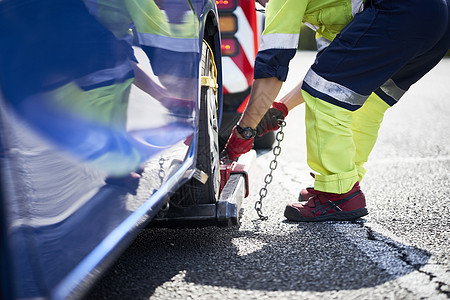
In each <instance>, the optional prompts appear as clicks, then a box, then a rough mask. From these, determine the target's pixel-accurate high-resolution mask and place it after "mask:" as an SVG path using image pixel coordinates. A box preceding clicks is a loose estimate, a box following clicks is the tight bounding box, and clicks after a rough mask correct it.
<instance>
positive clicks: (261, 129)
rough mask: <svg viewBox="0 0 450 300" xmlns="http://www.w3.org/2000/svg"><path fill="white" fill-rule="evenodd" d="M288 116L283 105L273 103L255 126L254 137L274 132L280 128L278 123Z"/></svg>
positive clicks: (286, 109)
mask: <svg viewBox="0 0 450 300" xmlns="http://www.w3.org/2000/svg"><path fill="white" fill-rule="evenodd" d="M287 115H288V108H287V106H286V105H285V104H284V103H281V102H274V103H273V104H272V107H271V108H269V110H268V111H267V112H266V114H265V115H264V117H263V118H262V119H261V121H260V122H259V124H258V126H256V135H257V136H262V135H263V134H266V133H268V132H269V131H275V130H278V129H279V128H280V123H281V122H282V121H284V118H286V116H287Z"/></svg>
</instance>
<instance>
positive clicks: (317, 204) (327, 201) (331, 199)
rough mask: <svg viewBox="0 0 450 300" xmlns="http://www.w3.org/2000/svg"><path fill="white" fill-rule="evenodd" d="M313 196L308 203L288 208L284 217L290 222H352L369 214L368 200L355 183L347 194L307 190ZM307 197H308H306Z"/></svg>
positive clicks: (296, 204) (293, 204) (291, 205)
mask: <svg viewBox="0 0 450 300" xmlns="http://www.w3.org/2000/svg"><path fill="white" fill-rule="evenodd" d="M307 192H308V194H311V195H312V196H311V197H309V198H308V199H307V201H306V202H295V203H292V204H289V205H287V206H286V209H285V211H284V216H285V217H286V218H287V219H288V220H290V221H297V222H320V221H352V220H355V219H358V218H360V217H362V216H365V215H367V214H368V211H367V208H366V198H365V197H364V194H363V192H362V191H361V189H360V188H359V183H358V182H357V183H355V185H354V186H353V188H352V189H351V190H350V191H349V192H347V193H345V194H333V193H326V192H320V191H316V190H314V189H313V188H308V189H307ZM305 196H306V195H305Z"/></svg>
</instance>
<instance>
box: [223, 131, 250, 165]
mask: <svg viewBox="0 0 450 300" xmlns="http://www.w3.org/2000/svg"><path fill="white" fill-rule="evenodd" d="M254 140H255V138H251V139H243V138H242V137H240V136H239V133H237V131H236V126H234V128H233V131H232V132H231V135H230V137H229V138H228V142H227V144H226V145H225V149H223V151H222V153H221V154H220V160H221V161H224V162H229V161H235V160H236V159H238V158H239V156H241V155H242V154H244V153H247V152H249V151H250V150H251V149H252V147H253V141H254Z"/></svg>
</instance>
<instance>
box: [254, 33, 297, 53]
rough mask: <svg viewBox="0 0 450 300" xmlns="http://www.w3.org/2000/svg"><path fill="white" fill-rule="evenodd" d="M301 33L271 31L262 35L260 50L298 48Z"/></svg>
mask: <svg viewBox="0 0 450 300" xmlns="http://www.w3.org/2000/svg"><path fill="white" fill-rule="evenodd" d="M299 36H300V35H299V34H291V33H269V34H264V35H263V36H262V37H261V45H260V47H259V51H264V50H267V49H297V47H298V38H299Z"/></svg>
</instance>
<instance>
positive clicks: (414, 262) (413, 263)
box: [352, 220, 450, 298]
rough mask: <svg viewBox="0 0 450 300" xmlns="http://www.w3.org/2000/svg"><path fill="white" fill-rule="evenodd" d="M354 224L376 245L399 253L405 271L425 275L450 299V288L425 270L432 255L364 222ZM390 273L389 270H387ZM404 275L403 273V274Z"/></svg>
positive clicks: (440, 292) (437, 289)
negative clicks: (390, 236)
mask: <svg viewBox="0 0 450 300" xmlns="http://www.w3.org/2000/svg"><path fill="white" fill-rule="evenodd" d="M352 223H353V224H356V225H358V226H359V227H361V228H362V229H364V230H365V231H366V234H367V239H368V240H369V241H373V242H376V243H382V244H384V245H386V247H388V248H390V249H392V250H393V251H394V252H395V253H397V254H398V255H397V256H398V258H399V259H400V260H401V261H402V262H403V263H404V264H405V265H406V268H405V270H404V271H407V272H408V269H413V270H414V271H417V272H418V273H420V274H422V275H425V276H426V277H427V278H428V280H429V282H430V283H433V284H434V285H435V287H436V288H435V289H436V291H437V292H438V293H439V294H442V295H445V296H446V297H447V298H450V286H449V285H448V284H447V283H445V282H443V281H441V280H440V278H439V276H438V275H436V274H434V273H433V272H430V271H425V270H424V269H423V268H424V266H426V265H427V264H428V263H429V259H430V257H431V254H430V253H429V252H427V251H425V250H423V249H419V248H417V247H415V246H407V245H404V244H401V243H400V242H397V241H395V240H393V239H391V238H389V237H386V236H384V235H382V234H380V233H378V232H376V231H374V230H373V229H372V227H371V226H370V225H369V224H366V223H365V222H363V221H359V220H357V221H354V222H352ZM387 271H389V270H387ZM402 273H403V272H402Z"/></svg>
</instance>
